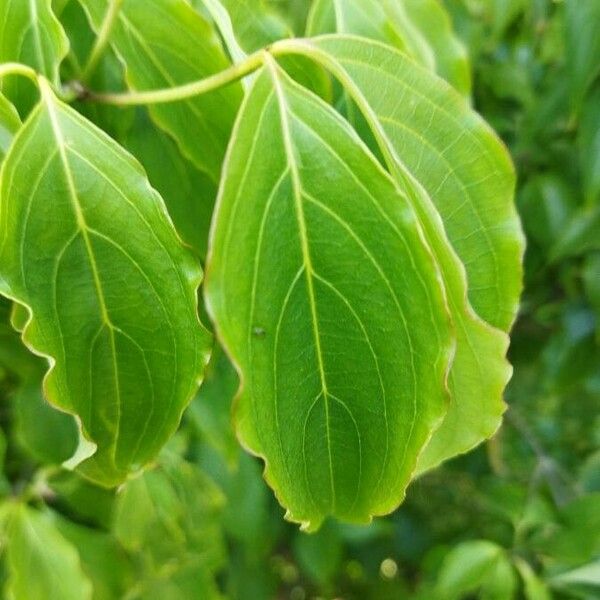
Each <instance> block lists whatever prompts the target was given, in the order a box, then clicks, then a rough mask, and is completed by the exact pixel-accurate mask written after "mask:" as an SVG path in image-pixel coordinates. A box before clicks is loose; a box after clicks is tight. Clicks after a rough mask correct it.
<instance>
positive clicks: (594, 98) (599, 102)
mask: <svg viewBox="0 0 600 600" xmlns="http://www.w3.org/2000/svg"><path fill="white" fill-rule="evenodd" d="M598 22H599V23H600V21H598ZM577 142H578V146H579V157H580V158H579V162H580V164H581V171H582V177H583V191H584V193H585V199H586V202H587V203H588V204H594V203H595V204H600V87H598V89H596V90H594V91H593V92H592V93H590V94H589V95H588V97H587V98H586V100H585V102H584V104H583V107H582V110H581V122H580V124H579V133H578V139H577Z"/></svg>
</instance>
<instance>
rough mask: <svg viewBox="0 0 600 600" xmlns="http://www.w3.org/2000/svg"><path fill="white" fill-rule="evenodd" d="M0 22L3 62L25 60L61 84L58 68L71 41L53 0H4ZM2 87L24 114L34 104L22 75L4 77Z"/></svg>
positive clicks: (24, 61) (0, 4) (32, 94)
mask: <svg viewBox="0 0 600 600" xmlns="http://www.w3.org/2000/svg"><path fill="white" fill-rule="evenodd" d="M0 23H1V24H2V25H1V29H0V63H3V62H11V61H13V62H19V63H24V64H26V65H28V66H30V67H33V68H34V69H35V70H36V71H37V72H38V73H40V74H41V75H44V76H46V78H48V79H49V80H50V81H51V82H52V83H53V84H55V85H58V84H59V77H58V69H59V66H60V63H61V61H62V59H63V58H64V57H65V56H66V54H67V52H68V50H69V43H68V40H67V37H66V35H65V32H64V31H63V29H62V27H61V25H60V23H59V22H58V20H57V19H56V17H55V16H54V13H53V12H52V2H51V0H2V2H0ZM0 89H1V90H2V92H3V93H4V94H5V95H6V96H7V97H8V98H9V99H10V100H11V101H12V102H13V103H14V104H15V105H16V106H17V108H18V109H19V110H20V111H22V114H24V113H26V112H28V111H29V109H30V108H31V106H32V105H33V103H34V98H35V96H34V88H33V86H32V85H31V82H29V81H25V80H23V79H22V78H20V77H19V78H18V77H7V78H4V80H3V81H2V84H1V87H0Z"/></svg>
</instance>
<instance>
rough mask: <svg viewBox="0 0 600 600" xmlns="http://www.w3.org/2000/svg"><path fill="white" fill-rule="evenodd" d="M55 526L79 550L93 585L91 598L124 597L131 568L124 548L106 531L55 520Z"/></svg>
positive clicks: (82, 565) (83, 567)
mask: <svg viewBox="0 0 600 600" xmlns="http://www.w3.org/2000/svg"><path fill="white" fill-rule="evenodd" d="M56 527H57V528H58V530H59V531H60V533H61V534H62V535H63V537H64V538H65V539H66V540H68V541H69V542H70V543H71V544H73V546H74V547H75V548H76V549H77V551H78V552H79V556H80V559H81V567H82V569H83V572H84V573H85V574H86V575H87V577H89V579H90V581H91V582H92V585H93V587H94V594H93V599H94V600H114V599H115V598H124V597H126V596H125V592H126V591H127V589H128V587H129V586H130V585H131V581H132V567H131V563H130V560H129V559H128V557H127V555H126V554H125V551H124V550H123V548H121V547H120V546H119V544H118V543H117V542H116V540H115V539H114V538H113V537H111V536H110V535H108V534H107V533H104V532H101V531H97V530H95V529H90V528H88V527H84V526H82V525H78V524H76V523H73V522H72V521H68V520H67V519H63V518H60V519H57V520H56Z"/></svg>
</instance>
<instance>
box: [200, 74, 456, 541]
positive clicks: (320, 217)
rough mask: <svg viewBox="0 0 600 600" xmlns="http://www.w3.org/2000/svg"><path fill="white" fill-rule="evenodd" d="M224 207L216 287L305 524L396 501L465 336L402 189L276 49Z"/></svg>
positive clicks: (213, 307)
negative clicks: (455, 339) (455, 332)
mask: <svg viewBox="0 0 600 600" xmlns="http://www.w3.org/2000/svg"><path fill="white" fill-rule="evenodd" d="M348 198H352V202H348ZM242 200H243V201H242ZM215 219H216V220H215V224H214V229H213V237H212V248H211V254H210V256H209V260H208V267H207V273H208V274H209V276H208V278H207V281H206V286H205V297H206V299H207V304H208V308H209V312H210V313H211V315H212V316H213V320H214V322H215V323H216V325H217V330H218V332H219V335H220V339H221V341H222V342H223V344H224V346H225V347H226V349H227V350H228V352H229V354H230V355H231V356H232V357H233V358H234V360H235V362H236V363H237V365H238V366H239V368H240V371H241V373H242V374H243V375H242V378H243V388H242V395H241V397H240V399H239V404H238V408H239V411H238V413H237V420H236V425H237V428H238V433H239V435H240V438H241V439H242V441H243V443H244V444H245V445H247V446H248V447H249V448H250V449H251V450H252V451H253V452H254V453H256V454H259V455H262V456H264V457H266V461H267V471H266V478H267V480H268V481H269V482H270V484H271V485H272V486H273V487H274V489H275V490H276V493H277V496H278V498H279V500H280V501H281V502H282V503H283V504H284V505H285V506H286V508H288V511H289V514H288V517H289V518H290V519H293V520H294V521H297V522H301V523H303V526H304V527H305V528H313V529H315V528H317V527H318V526H319V525H320V524H321V522H322V521H323V519H324V518H325V516H327V515H335V516H337V517H340V518H344V519H346V520H351V521H359V522H364V521H367V520H368V519H369V518H370V515H372V514H382V513H385V512H387V511H389V510H391V509H392V507H394V506H395V505H397V504H398V502H399V501H400V500H401V499H402V497H403V495H404V489H405V487H406V485H407V484H408V482H409V480H410V475H411V474H412V471H413V469H414V464H415V461H416V458H417V456H418V454H419V452H420V450H421V448H422V446H423V444H424V443H425V442H426V441H427V439H428V437H429V435H430V433H431V432H432V430H433V429H434V428H435V426H436V425H437V423H438V422H439V421H438V420H439V418H440V417H441V416H442V415H443V414H444V413H445V410H446V406H445V394H444V390H443V385H442V386H440V383H441V382H442V381H443V380H444V378H445V371H446V369H447V366H448V362H447V361H448V359H449V357H450V355H449V350H450V349H451V346H452V341H451V338H450V330H449V323H448V319H447V317H446V314H445V303H444V298H443V296H442V290H441V288H440V286H439V280H438V278H437V274H436V267H435V264H434V263H433V261H432V259H431V256H430V254H429V252H428V250H427V248H426V247H425V246H424V244H423V242H422V240H421V237H420V232H419V230H418V228H417V226H416V224H415V218H414V215H413V214H412V211H411V209H410V207H409V205H408V203H407V202H406V200H405V198H404V197H403V195H402V192H401V191H400V190H399V189H398V188H397V187H396V185H395V184H394V182H393V181H392V180H391V178H390V177H389V175H388V174H387V173H386V172H385V171H384V170H383V169H381V167H380V166H379V165H378V164H377V163H376V162H375V160H374V159H373V157H372V156H371V155H370V154H369V153H368V151H367V149H366V148H365V146H364V145H363V144H362V143H361V141H360V139H359V138H358V136H357V135H356V134H355V133H354V132H353V131H352V130H351V129H350V128H349V126H348V124H347V123H346V122H344V121H343V120H342V119H341V118H340V117H339V115H338V114H337V113H336V112H335V111H333V109H332V108H331V107H330V106H328V105H326V104H324V103H323V102H322V101H320V100H319V99H318V98H317V97H316V96H314V95H313V94H311V93H310V92H308V91H307V90H305V89H304V88H301V87H300V86H298V85H297V84H296V83H295V82H293V81H292V80H291V79H290V78H289V77H287V76H286V75H285V73H283V71H282V70H281V69H280V68H279V67H278V66H277V65H276V64H275V63H274V62H272V63H271V62H269V63H268V64H267V66H265V67H264V69H263V71H262V72H261V73H260V74H259V76H258V77H257V78H256V80H255V82H254V86H253V88H252V91H251V92H250V94H249V96H248V98H247V100H246V102H245V105H244V107H243V109H242V111H241V114H240V117H239V120H238V122H237V125H236V131H235V133H234V138H233V140H232V145H231V147H230V153H229V158H228V162H227V164H226V167H225V173H224V184H223V186H222V188H221V196H220V200H219V203H218V208H217V214H216V215H215ZM375 232H376V233H375ZM391 256H393V257H394V258H393V260H391V259H390V257H391ZM239 265H246V266H247V267H249V268H247V269H243V270H240V268H239ZM417 298H418V299H417ZM248 299H250V302H247V300H248ZM373 306H377V307H379V308H378V310H372V307H373ZM418 323H420V325H418ZM417 330H418V331H420V332H423V331H427V333H428V334H427V336H424V335H422V334H420V335H416V332H417ZM415 357H419V360H418V361H416V360H415ZM398 364H402V365H405V368H404V369H397V368H395V367H394V366H393V365H398ZM356 365H361V366H360V369H358V370H357V366H356ZM367 449H368V451H367Z"/></svg>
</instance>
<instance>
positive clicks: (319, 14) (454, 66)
mask: <svg viewBox="0 0 600 600" xmlns="http://www.w3.org/2000/svg"><path fill="white" fill-rule="evenodd" d="M323 33H344V34H354V35H360V36H362V37H367V38H370V39H373V40H377V41H380V42H384V43H386V44H389V45H391V46H394V47H396V48H398V49H400V50H402V51H404V52H406V53H407V54H409V55H410V56H411V57H412V58H414V59H415V60H417V61H418V62H419V63H420V64H422V65H423V66H425V67H427V68H429V69H431V70H433V71H436V72H437V73H438V74H439V75H441V76H442V77H444V78H445V79H446V80H447V81H449V82H450V83H451V84H452V85H453V86H454V87H455V88H456V89H457V90H458V91H460V92H461V93H462V94H464V95H468V94H469V93H470V91H471V75H470V71H469V63H468V60H467V54H466V50H465V48H464V46H463V45H462V43H461V42H460V41H459V39H458V38H457V37H456V36H455V35H454V33H453V31H452V27H451V23H450V19H449V17H448V15H447V14H446V11H445V9H444V7H443V6H442V4H441V3H440V2H439V1H438V0H403V1H402V2H395V1H393V0H316V2H315V3H313V5H312V9H311V15H310V19H309V23H308V34H309V35H318V34H323Z"/></svg>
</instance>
